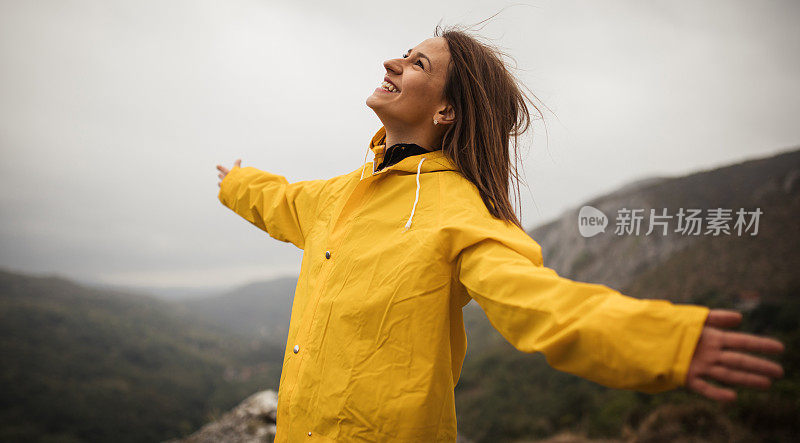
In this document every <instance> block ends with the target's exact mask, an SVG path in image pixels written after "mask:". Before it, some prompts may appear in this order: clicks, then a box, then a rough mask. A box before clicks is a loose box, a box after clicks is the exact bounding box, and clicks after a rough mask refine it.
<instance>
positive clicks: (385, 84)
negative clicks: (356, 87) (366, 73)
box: [381, 80, 400, 92]
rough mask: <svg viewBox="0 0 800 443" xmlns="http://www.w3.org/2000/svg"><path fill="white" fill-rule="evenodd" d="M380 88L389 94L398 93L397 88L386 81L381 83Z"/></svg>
mask: <svg viewBox="0 0 800 443" xmlns="http://www.w3.org/2000/svg"><path fill="white" fill-rule="evenodd" d="M381 87H382V88H383V89H385V90H387V91H389V92H400V91H398V90H397V88H395V87H394V85H393V84H391V83H389V82H387V81H386V80H384V81H383V83H381Z"/></svg>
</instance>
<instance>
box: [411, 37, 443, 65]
mask: <svg viewBox="0 0 800 443" xmlns="http://www.w3.org/2000/svg"><path fill="white" fill-rule="evenodd" d="M417 51H418V52H421V53H423V54H425V55H427V56H428V57H430V59H431V62H432V63H433V65H434V66H442V65H446V64H447V62H448V61H449V60H450V50H449V49H448V47H447V40H445V39H444V38H443V37H431V38H429V39H425V40H423V41H422V42H420V43H419V44H417V45H416V46H414V47H413V48H412V52H417Z"/></svg>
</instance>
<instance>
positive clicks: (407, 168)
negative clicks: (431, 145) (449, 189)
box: [364, 126, 458, 176]
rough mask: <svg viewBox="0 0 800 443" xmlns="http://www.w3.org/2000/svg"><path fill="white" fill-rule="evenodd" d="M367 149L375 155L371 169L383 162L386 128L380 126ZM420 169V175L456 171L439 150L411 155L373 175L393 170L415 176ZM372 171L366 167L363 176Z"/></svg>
mask: <svg viewBox="0 0 800 443" xmlns="http://www.w3.org/2000/svg"><path fill="white" fill-rule="evenodd" d="M369 149H370V150H371V151H372V152H373V153H374V154H375V159H374V161H373V162H372V167H373V168H374V167H375V166H377V165H379V164H380V163H381V161H383V156H384V154H385V153H386V127H385V126H381V128H380V129H378V131H377V132H376V133H375V135H373V136H372V140H370V143H369ZM423 157H424V158H425V161H423V162H422V165H420V164H419V163H420V161H421V159H422V158H423ZM418 167H420V168H419V169H420V173H423V174H424V173H426V172H436V171H456V170H458V169H457V168H456V166H455V165H454V164H453V162H451V161H450V159H448V158H447V157H446V156H445V155H444V152H443V151H442V150H441V149H437V150H435V151H431V152H428V153H425V154H421V155H413V156H411V157H406V158H404V159H402V160H400V161H399V162H397V163H395V164H393V165H390V166H387V167H385V168H383V169H381V170H380V171H378V172H376V173H375V174H381V173H383V172H385V171H390V170H395V171H402V172H409V173H413V174H416V173H417V169H418ZM372 172H373V171H372V170H371V169H370V168H369V167H368V168H367V171H366V172H365V174H364V175H365V176H368V175H369V174H370V173H372Z"/></svg>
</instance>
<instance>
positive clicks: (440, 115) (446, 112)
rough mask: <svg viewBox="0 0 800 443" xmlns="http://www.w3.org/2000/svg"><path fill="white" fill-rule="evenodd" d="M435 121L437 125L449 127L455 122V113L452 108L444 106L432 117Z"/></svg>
mask: <svg viewBox="0 0 800 443" xmlns="http://www.w3.org/2000/svg"><path fill="white" fill-rule="evenodd" d="M433 118H435V119H436V120H439V124H440V125H441V124H445V125H449V124H452V123H453V122H455V120H456V112H455V109H453V107H452V106H450V105H448V104H445V105H444V106H443V107H442V108H440V109H439V110H438V111H436V114H435V115H434V117H433Z"/></svg>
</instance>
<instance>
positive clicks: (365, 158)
mask: <svg viewBox="0 0 800 443" xmlns="http://www.w3.org/2000/svg"><path fill="white" fill-rule="evenodd" d="M368 154H369V148H367V152H365V153H364V166H362V167H361V178H360V179H358V180H359V181H361V180H363V179H364V168H366V167H367V155H368Z"/></svg>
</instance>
